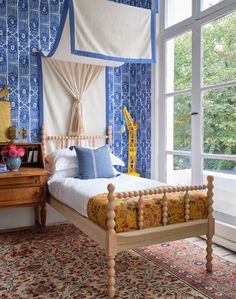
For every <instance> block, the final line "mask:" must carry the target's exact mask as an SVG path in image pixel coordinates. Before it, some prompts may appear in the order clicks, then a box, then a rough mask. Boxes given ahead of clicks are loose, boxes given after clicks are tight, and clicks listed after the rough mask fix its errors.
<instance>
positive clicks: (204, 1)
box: [201, 0, 223, 10]
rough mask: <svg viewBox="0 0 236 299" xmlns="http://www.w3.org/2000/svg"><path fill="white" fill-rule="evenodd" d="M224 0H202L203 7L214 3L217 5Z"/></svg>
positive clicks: (203, 8)
mask: <svg viewBox="0 0 236 299" xmlns="http://www.w3.org/2000/svg"><path fill="white" fill-rule="evenodd" d="M222 1H223V0H201V2H202V3H201V9H202V10H205V9H207V8H209V7H211V6H213V5H216V4H217V3H219V2H222Z"/></svg>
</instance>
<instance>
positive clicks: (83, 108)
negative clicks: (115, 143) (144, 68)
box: [39, 0, 156, 135]
mask: <svg viewBox="0 0 236 299" xmlns="http://www.w3.org/2000/svg"><path fill="white" fill-rule="evenodd" d="M155 13H156V11H155V9H154V10H152V11H151V10H148V9H142V8H138V7H133V6H129V5H125V4H120V3H115V2H112V1H108V0H96V1H95V0H68V1H65V6H64V11H63V14H62V18H61V22H60V25H59V29H58V34H57V37H56V40H55V43H54V46H53V48H52V49H51V51H49V52H42V53H40V55H39V66H40V67H39V72H40V73H39V80H40V105H41V107H40V111H41V114H40V124H41V125H42V124H43V123H44V120H43V115H44V116H45V118H46V121H45V124H46V131H47V132H48V133H49V134H54V135H62V134H63V135H64V134H69V135H74V134H81V133H89V131H90V132H92V133H93V134H94V133H98V134H101V130H102V129H101V128H104V129H105V124H106V120H105V105H106V102H105V76H104V74H105V73H104V67H105V66H120V65H122V64H123V63H125V62H130V63H154V62H155V15H156V14H155ZM91 87H93V89H94V91H92V88H91ZM42 111H44V112H43V113H42ZM82 112H83V113H82ZM86 116H87V117H86ZM101 116H102V117H101ZM88 119H89V121H88ZM91 119H93V120H96V123H94V124H95V127H94V124H93V126H91V121H90V120H91ZM84 129H85V130H84ZM94 129H95V131H96V132H94ZM103 133H104V132H103Z"/></svg>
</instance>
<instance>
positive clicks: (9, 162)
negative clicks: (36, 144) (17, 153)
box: [4, 157, 21, 171]
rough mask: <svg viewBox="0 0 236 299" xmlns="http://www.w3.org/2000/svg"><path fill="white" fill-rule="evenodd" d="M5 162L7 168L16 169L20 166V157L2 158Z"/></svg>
mask: <svg viewBox="0 0 236 299" xmlns="http://www.w3.org/2000/svg"><path fill="white" fill-rule="evenodd" d="M4 161H5V162H6V166H7V169H8V170H13V171H16V170H18V169H19V168H20V166H21V158H20V157H6V158H4Z"/></svg>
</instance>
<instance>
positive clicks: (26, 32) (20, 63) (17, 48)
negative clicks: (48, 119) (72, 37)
mask: <svg viewBox="0 0 236 299" xmlns="http://www.w3.org/2000/svg"><path fill="white" fill-rule="evenodd" d="M63 3H64V0H63V1H60V0H50V1H48V0H0V88H2V87H3V86H4V85H5V84H8V85H9V86H10V95H9V99H10V101H11V109H12V123H13V124H15V125H16V126H19V127H26V128H28V129H29V132H30V134H29V135H30V136H29V140H31V141H38V140H39V139H40V136H39V99H38V65H37V55H36V54H34V53H33V52H32V50H33V49H36V50H38V49H42V50H48V49H50V47H51V45H52V43H53V42H54V39H55V36H56V33H57V28H58V24H59V20H60V15H61V12H62V9H63Z"/></svg>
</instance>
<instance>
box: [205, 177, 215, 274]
mask: <svg viewBox="0 0 236 299" xmlns="http://www.w3.org/2000/svg"><path fill="white" fill-rule="evenodd" d="M213 180H214V178H213V176H211V175H209V176H208V177H207V199H208V233H207V239H206V244H207V247H206V252H207V255H206V260H207V262H206V270H207V272H212V259H213V257H212V251H213V250H212V238H213V235H214V233H215V220H214V218H213V207H212V206H213V199H212V198H213V191H212V190H213Z"/></svg>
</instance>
